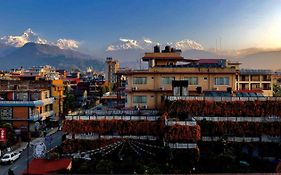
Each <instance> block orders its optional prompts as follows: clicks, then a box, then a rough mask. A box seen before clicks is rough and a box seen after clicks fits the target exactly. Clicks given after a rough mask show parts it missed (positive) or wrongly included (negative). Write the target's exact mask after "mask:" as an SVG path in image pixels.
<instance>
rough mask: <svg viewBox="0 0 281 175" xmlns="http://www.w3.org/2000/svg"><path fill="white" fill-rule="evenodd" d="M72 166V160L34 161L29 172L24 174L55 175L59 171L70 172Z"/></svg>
mask: <svg viewBox="0 0 281 175" xmlns="http://www.w3.org/2000/svg"><path fill="white" fill-rule="evenodd" d="M71 166H72V160H71V159H59V160H49V159H33V160H32V161H31V162H30V163H29V169H28V172H27V170H25V171H24V172H23V174H54V173H57V172H59V171H63V170H70V169H71Z"/></svg>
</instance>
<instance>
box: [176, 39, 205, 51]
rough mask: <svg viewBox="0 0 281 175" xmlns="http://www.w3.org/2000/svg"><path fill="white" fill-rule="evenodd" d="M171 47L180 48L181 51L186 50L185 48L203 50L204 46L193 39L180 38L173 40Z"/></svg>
mask: <svg viewBox="0 0 281 175" xmlns="http://www.w3.org/2000/svg"><path fill="white" fill-rule="evenodd" d="M172 47H175V48H177V49H181V50H182V51H186V50H204V47H203V46H202V45H201V44H199V43H197V42H196V41H193V40H189V39H186V40H181V41H178V42H175V43H173V44H172Z"/></svg>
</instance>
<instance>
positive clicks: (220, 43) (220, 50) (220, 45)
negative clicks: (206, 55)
mask: <svg viewBox="0 0 281 175" xmlns="http://www.w3.org/2000/svg"><path fill="white" fill-rule="evenodd" d="M220 51H221V37H220Z"/></svg>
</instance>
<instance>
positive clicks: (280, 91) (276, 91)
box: [273, 84, 281, 97]
mask: <svg viewBox="0 0 281 175" xmlns="http://www.w3.org/2000/svg"><path fill="white" fill-rule="evenodd" d="M273 96H274V97H281V87H280V86H279V85H277V84H274V85H273Z"/></svg>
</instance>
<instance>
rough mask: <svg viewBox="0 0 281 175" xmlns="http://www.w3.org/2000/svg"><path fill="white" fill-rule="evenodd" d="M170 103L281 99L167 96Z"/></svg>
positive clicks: (268, 98)
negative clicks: (182, 101)
mask: <svg viewBox="0 0 281 175" xmlns="http://www.w3.org/2000/svg"><path fill="white" fill-rule="evenodd" d="M166 99H167V100H169V101H176V100H199V101H203V100H208V101H256V100H259V101H281V97H201V96H186V97H184V96H166Z"/></svg>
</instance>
